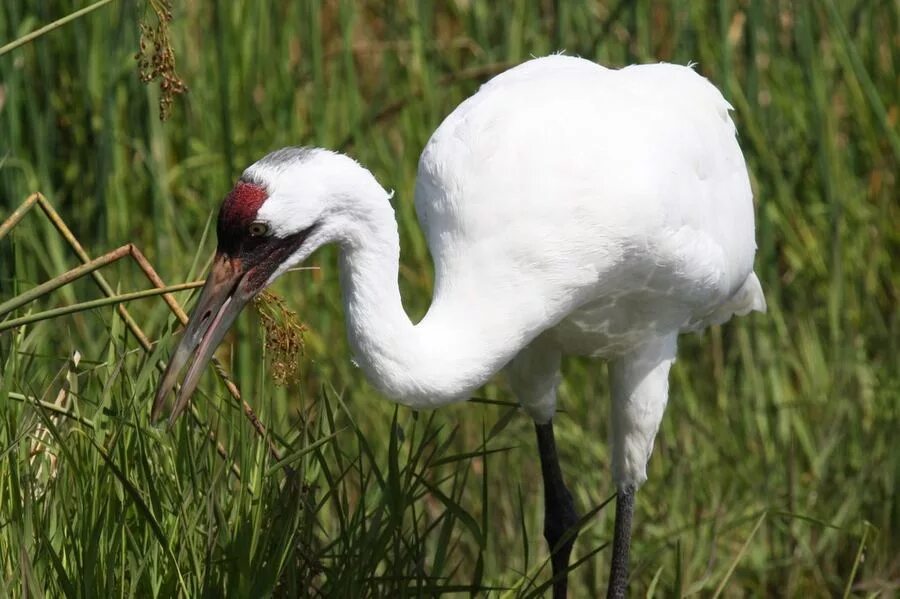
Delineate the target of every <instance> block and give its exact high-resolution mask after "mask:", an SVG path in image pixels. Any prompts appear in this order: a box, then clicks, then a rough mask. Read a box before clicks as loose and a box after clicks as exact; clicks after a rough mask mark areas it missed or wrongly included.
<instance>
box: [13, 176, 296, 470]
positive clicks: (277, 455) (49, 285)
mask: <svg viewBox="0 0 900 599" xmlns="http://www.w3.org/2000/svg"><path fill="white" fill-rule="evenodd" d="M35 206H38V207H39V208H40V209H41V210H42V211H43V213H44V215H45V216H46V217H47V219H48V220H49V221H50V223H51V224H52V225H53V226H54V228H55V229H56V230H57V232H59V234H60V235H61V236H62V238H63V239H64V240H65V241H66V242H67V243H68V244H69V246H70V247H71V248H72V249H73V250H74V251H75V254H76V255H77V256H78V259H79V260H81V262H82V265H81V266H78V267H76V268H73V269H71V270H69V271H66V272H64V273H62V274H61V275H58V276H56V277H54V278H52V279H50V280H49V281H46V282H45V283H42V284H40V285H38V286H36V287H33V288H32V289H29V290H28V291H26V292H24V293H21V294H19V295H17V296H16V297H14V298H12V299H10V300H8V301H6V302H4V303H2V304H0V318H3V317H4V316H5V315H7V314H9V313H10V312H12V311H13V310H15V309H17V308H19V307H21V306H23V305H25V304H27V303H29V302H31V301H34V300H35V299H37V298H39V297H42V296H44V295H46V294H47V293H50V292H51V291H53V290H55V289H58V288H59V287H62V286H64V285H67V284H69V283H71V282H72V281H74V280H76V279H79V278H81V277H83V276H85V275H90V276H91V278H93V279H94V281H95V282H96V283H97V285H98V286H99V287H100V290H101V291H102V292H103V294H104V295H105V296H106V297H105V298H103V299H99V300H93V301H89V302H83V303H79V304H75V305H72V306H65V307H62V308H56V309H53V310H47V311H45V312H41V313H39V314H32V315H29V316H24V317H20V318H15V319H8V320H5V321H2V322H0V333H2V332H3V331H5V330H9V329H12V328H15V327H18V326H22V325H24V324H28V323H30V322H36V321H39V320H46V319H48V318H54V317H57V316H61V315H63V314H69V313H73V312H78V311H81V310H87V309H90V308H96V307H99V306H102V305H110V304H116V309H117V311H118V313H119V316H120V317H121V318H122V320H123V321H124V323H125V326H126V327H128V330H129V331H131V333H132V334H133V335H134V337H135V339H137V341H138V343H139V344H140V346H141V348H142V349H143V350H144V351H145V352H148V353H149V352H151V351H152V349H153V343H152V342H151V341H150V339H149V338H148V337H147V335H146V334H145V333H144V331H143V330H142V329H141V327H140V326H139V325H138V324H137V322H136V321H135V320H134V318H132V316H131V314H130V313H129V312H128V309H127V308H126V307H125V305H124V303H125V302H127V301H130V300H132V299H138V298H142V297H150V296H155V295H161V296H162V298H163V301H165V302H166V305H167V306H169V309H170V310H171V311H172V312H173V313H174V314H175V316H176V318H178V320H179V321H180V322H181V323H182V324H183V325H184V324H187V322H188V315H187V314H186V313H185V311H184V310H183V309H182V307H181V305H180V304H179V303H178V301H177V300H176V299H175V296H173V295H172V292H174V291H181V290H184V289H192V288H196V287H199V286H201V285H203V281H194V282H191V283H183V284H180V285H172V286H168V287H167V286H166V284H165V283H164V282H163V280H162V279H161V278H160V276H159V275H158V274H157V272H156V270H155V269H154V268H153V266H152V265H151V264H150V262H149V261H148V260H147V258H146V257H145V256H144V254H143V252H141V251H140V250H139V249H138V248H137V246H135V245H134V244H131V243H128V244H125V245H123V246H121V247H119V248H116V249H114V250H112V251H111V252H107V253H106V254H104V255H102V256H100V257H99V258H94V259H91V257H90V256H89V255H88V253H87V252H86V251H85V250H84V248H83V247H82V245H81V243H79V241H78V239H77V238H76V237H75V235H74V234H73V233H72V231H71V230H70V229H69V227H68V226H67V225H66V223H65V222H64V221H63V219H62V217H60V215H59V213H57V212H56V210H55V209H54V208H53V206H52V205H51V204H50V202H49V201H48V200H47V199H46V198H45V197H44V196H43V195H42V194H41V193H33V194H31V195H30V196H29V197H28V198H27V199H26V200H25V201H24V202H22V204H21V205H20V206H19V207H18V208H17V209H16V210H15V211H14V212H13V213H12V214H11V215H10V216H9V218H7V219H6V220H5V221H4V222H3V224H0V240H2V239H3V238H4V237H5V236H6V235H7V233H9V232H10V231H11V230H12V229H13V228H14V227H15V226H16V225H17V224H18V223H19V221H21V220H22V218H23V217H24V216H25V215H26V214H27V213H28V212H29V211H30V210H31V209H32V208H34V207H35ZM125 257H130V258H132V259H133V260H134V261H135V262H136V263H137V265H138V267H139V268H140V269H141V271H142V272H143V273H144V274H145V275H146V277H147V279H148V280H149V281H150V283H151V284H152V285H153V286H154V289H149V290H146V291H138V292H133V293H126V294H118V295H117V294H116V293H115V291H113V288H112V287H111V286H110V285H109V283H108V282H107V281H106V279H105V278H104V276H103V275H102V274H101V273H100V269H101V268H102V267H104V266H107V265H109V264H112V263H113V262H116V261H118V260H120V259H122V258H125ZM276 309H277V307H276ZM284 316H285V318H287V319H288V320H289V319H290V317H291V315H290V314H286V313H285V314H284ZM290 326H295V325H290ZM296 326H300V325H296ZM213 366H214V369H215V371H216V374H218V375H219V377H220V378H221V379H222V381H223V382H224V383H225V388H226V389H228V392H229V393H230V394H231V396H232V397H233V398H234V399H235V400H236V401H238V402H240V403H241V406H242V407H243V411H244V415H245V416H246V417H247V419H248V420H249V421H250V423H251V424H252V425H253V428H254V430H255V431H256V432H257V434H258V435H259V436H260V437H261V438H263V439H265V441H266V443H267V444H268V448H269V453H270V454H271V456H272V458H273V459H274V460H275V461H276V462H280V461H281V459H282V457H281V452H280V451H279V450H278V448H277V447H276V446H275V443H274V441H273V439H272V437H271V436H270V435H268V434H267V431H266V427H265V425H264V424H263V423H262V422H260V420H259V418H258V417H257V416H256V413H255V412H254V411H253V408H251V407H250V406H249V405H248V404H247V402H246V401H244V400H243V399H242V398H241V392H240V391H239V390H238V388H237V386H236V385H235V384H234V382H233V381H232V380H231V378H230V376H229V375H228V373H227V371H226V370H225V368H224V367H223V366H222V364H221V363H220V362H219V361H218V359H216V358H213ZM156 367H157V369H159V371H160V372H162V371H164V370H165V367H166V364H165V362H163V361H162V360H159V361H158V362H157V363H156ZM20 399H24V400H26V401H29V402H30V403H34V404H35V405H37V404H40V405H43V403H44V402H39V401H38V400H36V399H34V398H27V397H25V396H22V398H20ZM55 413H57V414H62V415H69V414H68V409H60V410H55ZM190 413H191V417H192V418H193V420H194V422H196V423H197V424H198V425H200V426H201V427H202V428H204V429H205V430H206V432H207V436H208V437H209V439H210V441H211V442H213V443H214V444H215V446H216V451H217V452H218V454H219V455H220V456H221V457H222V458H223V459H224V460H225V461H226V462H230V463H231V470H232V472H233V473H234V474H235V476H237V477H238V478H240V469H239V468H238V466H237V464H235V463H234V462H233V461H232V460H230V459H229V457H228V452H227V451H226V449H225V447H224V446H223V445H222V443H221V442H220V441H219V440H218V439H217V437H216V434H215V431H214V430H213V429H212V428H211V427H208V426H206V425H204V424H203V422H202V420H201V418H200V414H199V412H198V411H197V409H196V407H194V406H193V405H191V410H190ZM72 415H73V416H75V414H72Z"/></svg>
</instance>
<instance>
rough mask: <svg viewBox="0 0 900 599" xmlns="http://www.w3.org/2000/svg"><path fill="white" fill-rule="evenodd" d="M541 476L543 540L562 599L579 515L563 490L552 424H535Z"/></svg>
mask: <svg viewBox="0 0 900 599" xmlns="http://www.w3.org/2000/svg"><path fill="white" fill-rule="evenodd" d="M534 428H535V431H536V432H537V442H538V451H539V452H540V454H541V474H542V475H543V479H544V538H545V539H547V544H548V545H549V546H550V563H551V565H552V566H553V598H554V599H564V598H565V597H566V590H567V588H568V572H567V570H568V568H569V556H570V555H571V553H572V546H573V545H575V537H576V536H577V534H578V530H577V528H576V526H577V524H578V513H577V512H576V511H575V502H574V501H572V494H571V493H570V492H569V489H568V488H567V487H566V483H565V481H564V480H563V477H562V471H561V470H560V468H559V458H558V456H557V455H556V439H555V438H554V435H553V421H552V420H551V421H550V422H548V423H546V424H535V425H534Z"/></svg>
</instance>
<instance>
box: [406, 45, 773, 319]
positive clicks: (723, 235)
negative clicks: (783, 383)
mask: <svg viewBox="0 0 900 599" xmlns="http://www.w3.org/2000/svg"><path fill="white" fill-rule="evenodd" d="M729 109H730V106H729V105H728V103H727V102H726V101H725V100H724V98H723V97H722V95H721V94H720V93H719V92H718V90H717V89H716V88H715V87H714V86H713V85H712V84H710V83H709V82H708V81H707V80H706V79H704V78H703V77H701V76H700V75H698V74H696V73H695V72H694V71H693V70H692V69H690V68H688V67H681V66H675V65H668V64H656V65H641V66H633V67H628V68H625V69H622V70H609V69H605V68H603V67H600V66H598V65H596V64H594V63H592V62H590V61H587V60H582V59H578V58H572V57H565V56H550V57H546V58H541V59H536V60H532V61H529V62H527V63H524V64H523V65H520V66H518V67H516V68H514V69H511V70H509V71H507V72H505V73H503V74H501V75H499V76H498V77H495V78H494V79H493V80H491V81H490V82H488V83H487V84H485V85H484V86H482V88H481V90H479V92H478V93H477V94H475V95H474V96H472V97H471V98H469V99H468V100H466V101H465V102H463V103H462V104H461V105H460V106H459V107H458V108H457V109H456V110H455V111H454V112H453V113H452V114H451V115H449V116H448V117H447V118H446V120H445V121H444V122H443V123H442V124H441V126H440V127H439V128H438V129H437V131H435V133H434V134H433V136H432V138H431V140H430V141H429V143H428V145H427V146H426V148H425V150H424V151H423V153H422V157H421V159H420V162H419V177H418V181H417V186H416V210H417V213H418V215H419V220H420V222H421V224H422V227H423V230H424V232H425V235H426V238H427V240H428V244H429V248H430V250H431V254H432V256H433V257H435V272H436V281H435V303H437V304H440V303H441V302H442V301H444V302H447V301H456V300H459V301H461V302H470V301H471V300H472V299H473V298H474V297H480V298H482V299H483V296H484V295H485V294H486V293H487V294H489V293H492V292H496V293H498V294H500V293H502V294H503V295H504V296H506V297H516V298H518V300H517V302H518V305H516V306H510V305H509V304H508V303H507V302H496V304H498V305H497V307H496V309H497V310H498V313H497V314H496V315H493V317H495V318H513V316H510V314H509V313H515V314H516V316H514V317H515V318H521V319H522V323H521V325H522V326H524V327H526V328H528V327H530V326H537V323H546V325H552V324H555V323H556V322H558V321H559V320H560V319H562V318H563V317H564V316H566V315H567V314H569V313H571V312H572V311H573V310H574V309H575V308H577V307H579V306H583V305H585V304H587V303H589V302H596V301H597V299H598V298H606V299H609V298H613V299H614V297H613V295H614V294H613V292H615V296H619V297H621V296H623V295H628V294H629V293H633V292H644V297H643V306H644V308H645V309H649V310H662V311H663V312H664V316H665V318H664V319H663V320H665V324H661V325H660V326H671V327H673V328H676V329H677V328H694V327H697V326H702V324H705V323H706V322H707V321H710V320H716V319H721V312H722V310H723V309H725V307H727V306H730V307H728V308H727V309H725V311H727V310H729V309H730V310H731V311H741V310H748V309H751V308H754V307H759V306H761V305H762V295H761V291H760V290H759V284H758V281H757V282H755V286H754V284H752V283H753V281H756V279H755V276H753V275H752V262H753V255H754V252H755V242H754V223H753V204H752V193H751V190H750V184H749V180H748V176H747V169H746V166H745V164H744V160H743V156H742V154H741V151H740V148H739V146H738V144H737V141H736V139H735V127H734V124H733V123H732V121H731V119H730V117H729V114H728V111H729ZM751 277H752V281H751V280H750V279H751ZM745 283H746V284H745ZM449 284H452V285H453V286H454V291H453V293H450V292H449V290H448V289H447V286H448V285H449ZM498 287H502V289H497V288H498ZM742 294H743V295H742ZM451 296H452V298H453V299H451ZM738 296H741V298H740V301H737V300H738V299H739V298H738ZM743 296H746V297H743ZM654 298H655V299H656V300H658V302H657V304H658V305H657V304H655V303H654V302H653V301H651V300H653V299H654ZM735 302H737V303H735ZM489 304H490V303H488V305H489ZM731 304H734V305H733V306H732V305H731ZM469 305H473V304H469ZM482 305H485V302H482ZM499 311H502V313H501V312H499ZM728 316H730V312H729V314H728ZM726 318H727V317H726Z"/></svg>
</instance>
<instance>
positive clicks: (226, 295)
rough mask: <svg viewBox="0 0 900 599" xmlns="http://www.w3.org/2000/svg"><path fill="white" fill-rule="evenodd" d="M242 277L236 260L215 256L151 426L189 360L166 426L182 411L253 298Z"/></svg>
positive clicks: (159, 393) (155, 405) (166, 376)
mask: <svg viewBox="0 0 900 599" xmlns="http://www.w3.org/2000/svg"><path fill="white" fill-rule="evenodd" d="M245 274H246V269H245V268H244V267H243V265H242V264H241V261H240V260H238V259H233V258H229V257H227V256H225V255H224V254H222V253H217V254H216V257H215V259H214V260H213V265H212V268H211V269H210V271H209V276H208V277H207V279H206V284H205V285H203V291H202V292H201V293H200V298H199V299H198V300H197V305H196V306H195V307H194V310H193V312H192V313H191V316H190V320H189V321H188V326H187V328H186V329H185V331H184V336H183V337H182V338H181V342H180V343H179V344H178V347H177V348H176V349H175V353H174V354H172V358H171V359H170V360H169V365H168V366H167V367H166V371H165V373H164V374H163V378H162V381H161V382H160V384H159V388H158V389H157V390H156V399H155V400H154V402H153V410H152V411H151V413H150V419H151V421H152V422H157V421H158V420H159V417H160V415H161V414H162V411H163V408H164V406H165V403H166V396H167V395H168V394H169V391H171V390H172V388H173V387H174V386H175V382H176V380H177V379H178V374H179V373H180V372H181V371H182V369H183V368H184V367H185V365H186V364H187V363H188V361H189V360H190V359H191V356H193V361H192V362H191V366H190V368H189V369H188V372H187V374H186V375H185V377H184V380H183V381H182V382H181V389H180V390H179V391H178V397H177V398H176V400H175V405H174V406H173V408H172V411H171V413H170V415H169V426H171V425H172V424H173V423H174V422H175V420H176V419H177V418H178V416H179V415H180V414H181V412H182V411H184V408H185V406H187V403H188V400H189V399H190V397H191V395H192V394H193V393H194V390H195V389H196V388H197V384H198V383H199V382H200V375H201V374H202V373H203V369H204V368H205V367H206V365H207V364H208V363H209V361H210V360H211V359H212V357H213V354H214V353H215V351H216V347H218V345H219V343H220V342H221V341H222V338H223V337H225V333H227V332H228V329H229V328H230V327H231V325H232V323H233V322H234V320H235V318H237V315H238V314H239V313H240V311H241V309H242V308H243V307H244V305H245V304H246V303H247V302H248V301H249V300H250V299H251V298H252V297H253V296H254V295H255V293H254V292H253V291H251V290H248V289H246V288H245V286H244V285H241V282H242V281H243V279H244V275H245Z"/></svg>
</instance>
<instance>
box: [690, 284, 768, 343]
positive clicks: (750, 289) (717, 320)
mask: <svg viewBox="0 0 900 599" xmlns="http://www.w3.org/2000/svg"><path fill="white" fill-rule="evenodd" d="M754 311H755V312H763V313H765V311H766V297H765V296H764V295H763V290H762V285H760V284H759V279H758V278H757V277H756V273H754V272H751V273H750V275H749V276H748V277H747V278H746V279H745V280H744V284H743V285H741V287H740V289H738V290H737V291H736V292H735V293H734V295H732V296H731V297H730V298H728V301H726V302H725V303H724V304H722V305H721V306H719V307H718V308H716V310H715V311H714V312H713V313H712V314H710V315H709V317H708V318H706V319H705V322H703V323H702V324H701V326H699V327H692V328H694V330H696V329H700V328H705V327H706V326H708V325H713V324H722V323H724V322H726V321H728V320H730V319H731V317H732V316H734V315H735V314H737V315H738V316H744V315H746V314H749V313H750V312H754Z"/></svg>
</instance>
